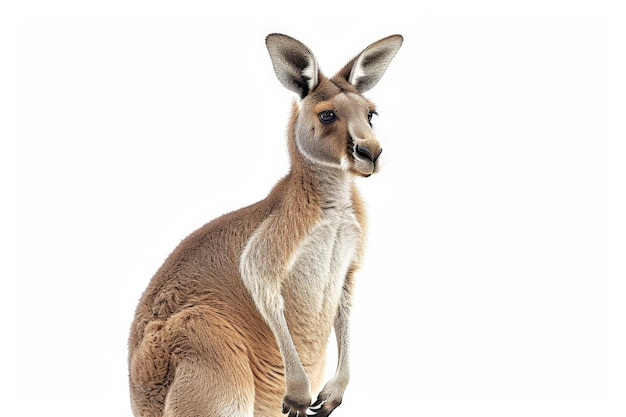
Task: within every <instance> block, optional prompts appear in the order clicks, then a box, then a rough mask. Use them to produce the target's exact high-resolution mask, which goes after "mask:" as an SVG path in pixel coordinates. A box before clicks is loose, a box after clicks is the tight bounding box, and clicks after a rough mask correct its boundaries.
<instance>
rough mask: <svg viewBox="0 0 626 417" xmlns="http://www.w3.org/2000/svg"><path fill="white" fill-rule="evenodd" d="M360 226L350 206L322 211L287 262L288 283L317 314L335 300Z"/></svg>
mask: <svg viewBox="0 0 626 417" xmlns="http://www.w3.org/2000/svg"><path fill="white" fill-rule="evenodd" d="M360 232H361V227H360V226H359V224H358V222H357V220H356V217H355V215H354V213H353V211H352V208H351V207H350V206H347V207H342V208H331V209H327V210H325V211H324V213H323V215H322V218H321V219H320V220H319V222H318V223H317V225H316V226H315V227H314V228H313V230H312V231H311V233H310V234H309V235H308V236H307V237H306V238H305V239H304V240H303V241H302V243H301V244H300V246H299V247H298V249H297V251H296V252H295V253H294V255H293V257H292V259H291V262H290V263H289V265H288V270H289V273H288V281H289V285H292V286H294V287H295V288H297V290H296V293H297V294H299V297H302V299H303V300H306V305H307V306H308V308H309V309H310V310H311V311H309V313H311V314H317V313H319V312H320V311H321V310H322V308H324V307H326V308H330V309H334V308H335V307H336V305H337V304H338V303H339V299H340V297H341V291H342V286H343V282H344V279H345V277H346V274H347V272H348V268H349V267H350V264H351V263H352V262H353V261H354V260H355V256H356V250H357V247H358V243H359V237H360Z"/></svg>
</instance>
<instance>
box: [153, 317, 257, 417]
mask: <svg viewBox="0 0 626 417" xmlns="http://www.w3.org/2000/svg"><path fill="white" fill-rule="evenodd" d="M190 310H191V311H187V312H184V313H182V316H181V317H178V319H179V320H177V321H178V323H177V326H176V327H178V329H177V330H178V331H177V332H175V333H177V337H175V338H174V339H173V342H174V343H173V346H172V347H173V351H174V355H173V356H174V357H175V358H177V359H176V360H175V361H176V364H175V371H174V380H173V381H172V384H171V385H170V387H169V391H168V394H167V398H166V400H165V407H164V412H163V417H252V416H253V412H254V411H253V410H254V396H255V394H254V392H255V387H254V376H253V373H252V370H251V368H250V364H249V360H248V354H247V350H246V348H245V346H244V345H243V343H242V339H241V335H240V334H238V333H237V332H236V331H234V330H233V329H232V327H231V326H229V325H228V324H227V323H222V322H221V319H220V318H218V317H219V316H218V317H216V316H215V315H213V314H211V311H210V308H206V310H205V308H202V307H196V308H193V309H190ZM198 310H203V311H198Z"/></svg>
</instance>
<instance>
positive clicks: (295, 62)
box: [266, 34, 402, 177]
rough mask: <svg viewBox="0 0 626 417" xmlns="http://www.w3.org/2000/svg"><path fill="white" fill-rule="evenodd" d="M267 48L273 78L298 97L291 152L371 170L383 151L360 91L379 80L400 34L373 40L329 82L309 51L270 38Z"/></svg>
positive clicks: (325, 163) (315, 160) (312, 160)
mask: <svg viewBox="0 0 626 417" xmlns="http://www.w3.org/2000/svg"><path fill="white" fill-rule="evenodd" d="M266 44H267V49H268V51H269V54H270V58H271V60H272V64H273V66H274V71H275V73H276V76H277V77H278V80H279V81H280V82H281V83H282V84H283V86H285V87H286V88H287V89H289V90H291V91H293V92H295V93H296V94H297V95H298V97H299V101H298V105H297V106H295V107H294V114H293V118H292V126H291V129H290V135H292V136H291V137H290V139H291V141H292V144H291V145H292V148H291V150H292V153H293V152H297V153H298V154H299V155H301V156H302V157H304V158H305V159H306V160H307V161H309V162H310V163H314V164H320V165H323V166H327V167H334V168H336V169H340V170H343V171H346V172H350V173H351V174H354V175H360V176H364V177H368V176H370V175H371V174H372V173H374V172H376V171H377V169H378V158H379V156H380V153H381V152H382V148H381V146H380V143H379V142H378V140H377V139H376V135H375V134H374V131H373V130H372V117H373V116H374V115H375V114H377V113H376V107H375V106H374V104H373V103H372V102H371V101H369V100H368V99H366V98H365V97H364V96H363V95H362V93H364V92H366V91H368V90H370V89H371V88H372V87H374V86H375V85H376V84H377V83H378V81H379V80H380V79H381V77H382V76H383V74H384V73H385V70H386V69H387V67H388V66H389V63H390V62H391V60H392V59H393V57H394V56H395V54H396V52H397V51H398V49H399V48H400V46H401V45H402V36H400V35H393V36H389V37H386V38H384V39H381V40H379V41H377V42H374V43H373V44H371V45H370V46H368V47H367V48H365V49H364V50H363V51H362V52H361V53H360V54H359V55H357V56H356V57H355V58H354V59H352V60H351V61H350V62H348V64H346V65H345V66H344V67H343V69H341V70H340V71H339V72H338V73H337V74H336V75H335V76H333V77H331V78H327V77H325V76H324V75H323V74H322V73H321V71H320V70H319V67H318V64H317V60H316V59H315V56H314V55H313V53H312V52H311V51H310V50H309V48H307V47H306V46H305V45H304V44H302V43H301V42H299V41H297V40H296V39H293V38H291V37H289V36H286V35H281V34H271V35H269V36H268V37H267V38H266ZM292 159H293V158H292Z"/></svg>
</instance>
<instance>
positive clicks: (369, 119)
mask: <svg viewBox="0 0 626 417" xmlns="http://www.w3.org/2000/svg"><path fill="white" fill-rule="evenodd" d="M375 114H376V115H378V113H376V110H372V111H370V112H369V113H367V120H368V121H370V122H371V121H372V117H374V115H375Z"/></svg>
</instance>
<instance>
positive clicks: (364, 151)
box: [355, 145, 383, 162]
mask: <svg viewBox="0 0 626 417" xmlns="http://www.w3.org/2000/svg"><path fill="white" fill-rule="evenodd" d="M355 151H356V153H357V155H359V156H360V157H361V158H365V159H369V160H370V161H372V162H376V160H377V159H378V157H379V156H380V154H381V153H382V152H383V149H382V148H378V150H377V151H376V152H375V153H374V152H372V150H371V149H370V148H369V147H367V146H363V145H356V149H355Z"/></svg>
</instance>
